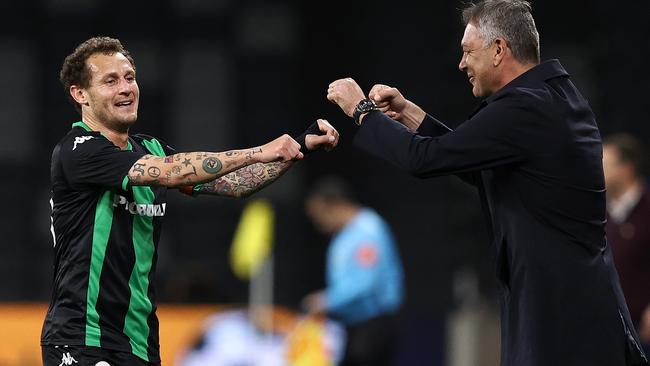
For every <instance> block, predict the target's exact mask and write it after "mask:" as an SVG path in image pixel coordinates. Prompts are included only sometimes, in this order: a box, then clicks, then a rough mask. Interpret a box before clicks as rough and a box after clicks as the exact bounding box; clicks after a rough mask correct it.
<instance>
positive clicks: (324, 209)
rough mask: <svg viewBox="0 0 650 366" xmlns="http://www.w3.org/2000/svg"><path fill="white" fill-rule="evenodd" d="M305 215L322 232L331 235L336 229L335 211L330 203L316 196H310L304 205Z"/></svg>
mask: <svg viewBox="0 0 650 366" xmlns="http://www.w3.org/2000/svg"><path fill="white" fill-rule="evenodd" d="M305 206H306V207H305V208H306V211H307V216H309V218H310V219H311V220H312V221H313V222H314V225H315V226H316V228H317V229H318V230H319V231H320V232H322V233H323V234H327V235H332V234H334V233H336V231H337V230H338V227H337V221H336V213H335V212H334V210H333V209H332V205H331V204H328V203H327V202H325V201H324V200H323V199H321V198H318V197H311V198H309V199H308V200H307V203H306V205H305Z"/></svg>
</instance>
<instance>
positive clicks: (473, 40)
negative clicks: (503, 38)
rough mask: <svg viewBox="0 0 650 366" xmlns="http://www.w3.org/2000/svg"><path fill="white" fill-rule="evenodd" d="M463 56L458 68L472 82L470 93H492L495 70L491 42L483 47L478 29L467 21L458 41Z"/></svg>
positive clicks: (480, 96)
mask: <svg viewBox="0 0 650 366" xmlns="http://www.w3.org/2000/svg"><path fill="white" fill-rule="evenodd" d="M460 46H461V48H462V49H463V56H462V58H461V59H460V63H459V64H458V68H459V69H460V71H462V72H464V73H467V77H468V78H469V82H470V83H471V84H472V93H473V94H474V96H475V97H477V98H485V97H487V96H489V95H490V94H492V93H494V92H495V91H496V90H495V89H496V88H495V84H496V83H495V79H496V78H495V72H496V70H495V69H494V67H493V57H492V46H493V45H492V44H491V45H488V47H485V45H484V44H483V38H481V36H480V34H479V31H478V29H477V28H476V26H474V24H472V23H468V24H467V27H465V34H464V35H463V39H462V40H461V42H460Z"/></svg>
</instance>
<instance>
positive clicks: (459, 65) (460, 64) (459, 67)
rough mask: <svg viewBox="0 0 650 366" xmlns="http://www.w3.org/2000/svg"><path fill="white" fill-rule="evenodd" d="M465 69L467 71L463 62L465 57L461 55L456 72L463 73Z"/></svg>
mask: <svg viewBox="0 0 650 366" xmlns="http://www.w3.org/2000/svg"><path fill="white" fill-rule="evenodd" d="M466 69H467V63H466V62H465V55H463V56H462V57H461V58H460V62H459V63H458V70H460V71H463V72H464V71H465V70H466Z"/></svg>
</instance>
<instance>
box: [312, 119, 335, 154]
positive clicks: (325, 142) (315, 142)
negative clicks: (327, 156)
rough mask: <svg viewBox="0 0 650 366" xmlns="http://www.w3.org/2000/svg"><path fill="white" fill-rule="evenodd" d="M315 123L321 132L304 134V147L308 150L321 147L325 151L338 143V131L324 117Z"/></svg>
mask: <svg viewBox="0 0 650 366" xmlns="http://www.w3.org/2000/svg"><path fill="white" fill-rule="evenodd" d="M316 123H317V124H318V129H319V130H320V132H321V134H318V135H317V134H307V135H305V147H306V148H307V149H308V150H317V149H319V148H321V147H322V148H323V149H324V150H325V151H331V150H332V149H334V148H335V147H336V145H338V143H339V133H338V131H336V129H335V128H334V126H332V125H331V124H330V123H329V122H327V120H325V119H319V120H317V121H316Z"/></svg>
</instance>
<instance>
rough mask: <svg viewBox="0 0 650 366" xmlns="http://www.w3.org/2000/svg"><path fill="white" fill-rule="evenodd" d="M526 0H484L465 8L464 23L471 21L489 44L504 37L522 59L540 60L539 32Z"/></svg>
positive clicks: (516, 57)
mask: <svg viewBox="0 0 650 366" xmlns="http://www.w3.org/2000/svg"><path fill="white" fill-rule="evenodd" d="M531 9H532V8H531V6H530V3H529V2H528V1H525V0H484V1H481V2H479V3H476V4H472V3H470V4H469V5H468V6H467V7H466V8H465V9H464V10H463V25H465V26H467V24H469V23H472V24H473V25H475V26H476V27H477V29H478V31H479V34H480V35H481V37H482V38H483V41H484V45H485V46H486V47H487V46H488V45H490V44H491V43H492V42H494V41H495V40H496V39H497V38H502V39H504V40H505V41H506V43H507V44H508V47H510V49H511V50H512V54H513V56H514V57H515V59H516V60H517V61H519V62H521V63H529V62H533V63H535V64H538V63H539V33H538V32H537V27H536V26H535V20H534V19H533V16H532V14H531Z"/></svg>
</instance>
